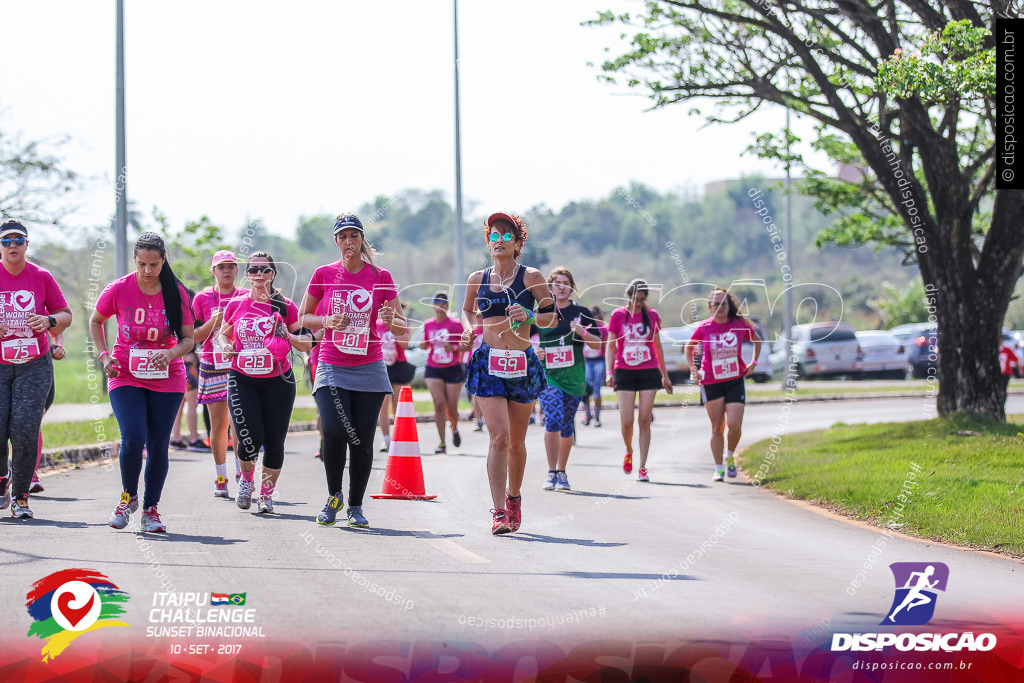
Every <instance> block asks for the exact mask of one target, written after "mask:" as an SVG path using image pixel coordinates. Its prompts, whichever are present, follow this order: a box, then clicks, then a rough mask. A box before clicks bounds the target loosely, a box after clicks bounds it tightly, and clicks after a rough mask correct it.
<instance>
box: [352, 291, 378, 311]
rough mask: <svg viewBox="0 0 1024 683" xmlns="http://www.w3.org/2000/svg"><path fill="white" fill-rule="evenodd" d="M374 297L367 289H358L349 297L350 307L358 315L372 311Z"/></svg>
mask: <svg viewBox="0 0 1024 683" xmlns="http://www.w3.org/2000/svg"><path fill="white" fill-rule="evenodd" d="M371 303H373V297H372V296H370V293H369V292H367V291H366V290H365V289H357V290H355V291H354V292H352V293H351V294H349V295H348V307H349V308H350V309H352V310H353V311H355V312H356V313H365V312H366V311H368V310H370V304H371Z"/></svg>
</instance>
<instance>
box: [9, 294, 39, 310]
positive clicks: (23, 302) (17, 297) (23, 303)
mask: <svg viewBox="0 0 1024 683" xmlns="http://www.w3.org/2000/svg"><path fill="white" fill-rule="evenodd" d="M14 308H16V309H17V310H19V311H28V312H32V313H34V312H35V310H36V295H35V293H34V292H30V291H29V290H27V289H19V290H18V291H17V292H15V293H14Z"/></svg>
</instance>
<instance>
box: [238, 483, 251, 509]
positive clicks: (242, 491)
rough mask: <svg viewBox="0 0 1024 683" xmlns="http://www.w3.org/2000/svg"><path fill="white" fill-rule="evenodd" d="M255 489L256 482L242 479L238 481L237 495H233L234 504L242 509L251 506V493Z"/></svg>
mask: <svg viewBox="0 0 1024 683" xmlns="http://www.w3.org/2000/svg"><path fill="white" fill-rule="evenodd" d="M255 490H256V483H255V482H252V481H246V480H245V479H243V480H242V481H240V482H238V495H237V496H235V505H237V506H238V507H239V508H241V509H242V510H248V509H249V508H250V507H252V494H253V492H254V491H255Z"/></svg>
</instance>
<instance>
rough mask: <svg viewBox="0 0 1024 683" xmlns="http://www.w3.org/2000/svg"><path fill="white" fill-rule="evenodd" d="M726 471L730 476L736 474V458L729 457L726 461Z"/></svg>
mask: <svg viewBox="0 0 1024 683" xmlns="http://www.w3.org/2000/svg"><path fill="white" fill-rule="evenodd" d="M725 473H726V474H728V475H729V476H730V477H735V476H736V461H735V460H734V459H732V458H729V459H728V460H726V461H725Z"/></svg>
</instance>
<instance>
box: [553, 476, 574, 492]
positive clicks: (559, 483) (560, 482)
mask: <svg viewBox="0 0 1024 683" xmlns="http://www.w3.org/2000/svg"><path fill="white" fill-rule="evenodd" d="M555 490H556V491H572V489H571V488H569V477H568V476H567V475H566V474H565V472H555Z"/></svg>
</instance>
